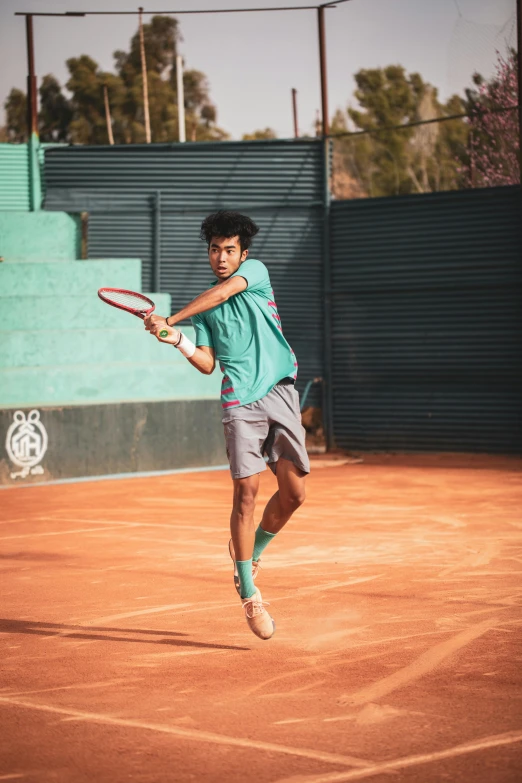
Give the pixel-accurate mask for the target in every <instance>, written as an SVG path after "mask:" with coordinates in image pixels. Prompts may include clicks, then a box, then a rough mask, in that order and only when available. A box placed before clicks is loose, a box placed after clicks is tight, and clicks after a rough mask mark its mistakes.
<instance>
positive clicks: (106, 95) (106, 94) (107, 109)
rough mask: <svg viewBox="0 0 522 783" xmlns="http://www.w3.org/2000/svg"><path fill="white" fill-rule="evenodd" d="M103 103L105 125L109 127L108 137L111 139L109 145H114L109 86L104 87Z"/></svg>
mask: <svg viewBox="0 0 522 783" xmlns="http://www.w3.org/2000/svg"><path fill="white" fill-rule="evenodd" d="M103 102H104V104H105V123H106V125H107V136H108V137H109V144H114V136H113V135H112V120H111V107H110V106H109V92H108V90H107V85H106V84H104V85H103Z"/></svg>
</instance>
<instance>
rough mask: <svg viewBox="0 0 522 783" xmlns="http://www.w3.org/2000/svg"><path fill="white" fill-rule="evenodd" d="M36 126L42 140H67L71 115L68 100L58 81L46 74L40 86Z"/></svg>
mask: <svg viewBox="0 0 522 783" xmlns="http://www.w3.org/2000/svg"><path fill="white" fill-rule="evenodd" d="M39 93H40V111H39V114H38V127H39V131H40V139H41V140H42V141H55V142H66V141H69V125H70V123H71V120H72V117H73V111H72V107H71V105H70V101H68V100H67V98H66V97H65V96H64V95H63V94H62V89H61V87H60V84H59V83H58V81H57V80H56V79H55V78H54V76H51V75H50V74H47V76H44V77H43V79H42V84H41V86H40V90H39Z"/></svg>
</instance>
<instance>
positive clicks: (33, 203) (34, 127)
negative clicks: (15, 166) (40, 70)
mask: <svg viewBox="0 0 522 783" xmlns="http://www.w3.org/2000/svg"><path fill="white" fill-rule="evenodd" d="M25 31H26V39H27V153H28V156H29V208H30V210H31V211H32V212H37V211H38V210H39V209H40V207H41V201H42V188H41V182H40V162H39V160H38V150H39V146H40V144H39V138H38V95H37V91H36V74H35V69H34V40H33V16H32V14H27V15H26V17H25Z"/></svg>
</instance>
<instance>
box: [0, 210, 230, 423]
mask: <svg viewBox="0 0 522 783" xmlns="http://www.w3.org/2000/svg"><path fill="white" fill-rule="evenodd" d="M41 214H42V213H33V215H41ZM43 214H45V213H43ZM51 214H52V213H51ZM140 285H141V262H140V260H139V259H103V260H96V261H70V262H63V261H61V262H60V261H58V262H48V261H45V260H42V261H38V262H12V263H10V262H4V263H2V264H0V408H14V407H27V406H36V407H38V406H50V405H64V406H65V405H85V404H93V403H109V402H110V403H113V402H136V401H155V400H182V399H185V400H197V399H213V400H218V399H219V393H220V389H221V374H220V373H219V371H216V372H214V374H213V375H211V376H208V375H202V374H201V373H200V372H198V371H197V370H196V369H195V368H194V367H192V365H191V364H189V362H188V361H187V360H186V359H185V358H184V357H183V356H182V355H181V354H180V353H179V351H177V350H176V349H175V348H173V347H172V346H170V345H164V344H161V343H159V342H158V341H157V340H155V339H154V338H153V337H151V335H149V334H147V333H146V332H145V330H144V328H143V323H142V322H141V321H140V320H139V319H138V318H135V317H134V316H132V315H130V314H129V313H125V312H123V311H121V310H117V309H115V308H113V307H108V306H107V305H105V304H103V303H102V302H101V301H100V299H99V298H98V296H97V291H98V289H99V288H101V287H102V286H107V287H118V288H128V289H130V290H134V291H139V290H140ZM150 296H151V298H152V299H153V301H154V302H155V303H156V311H157V312H158V313H160V314H164V315H169V314H170V312H171V303H170V296H169V295H168V294H159V293H155V294H151V295H150ZM183 331H184V332H185V333H186V334H187V335H188V336H189V337H190V338H191V339H194V331H193V330H192V329H191V328H190V327H189V328H184V329H183Z"/></svg>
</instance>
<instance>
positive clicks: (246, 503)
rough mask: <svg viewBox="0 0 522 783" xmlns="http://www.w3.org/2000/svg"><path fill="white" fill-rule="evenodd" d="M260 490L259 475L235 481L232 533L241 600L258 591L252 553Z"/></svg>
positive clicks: (231, 519)
mask: <svg viewBox="0 0 522 783" xmlns="http://www.w3.org/2000/svg"><path fill="white" fill-rule="evenodd" d="M258 490H259V474H258V473H256V474H255V475H253V476H248V477H247V478H241V479H234V500H233V506H232V513H231V515H230V533H231V535H232V543H233V546H234V558H235V560H236V566H237V570H238V574H239V582H240V595H241V598H249V597H250V596H251V595H253V594H254V593H255V590H256V589H255V586H254V582H253V580H252V552H253V550H254V536H255V529H254V510H255V507H256V498H257V493H258Z"/></svg>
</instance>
